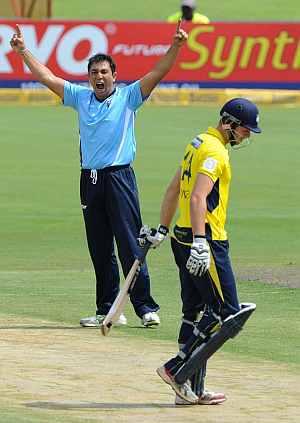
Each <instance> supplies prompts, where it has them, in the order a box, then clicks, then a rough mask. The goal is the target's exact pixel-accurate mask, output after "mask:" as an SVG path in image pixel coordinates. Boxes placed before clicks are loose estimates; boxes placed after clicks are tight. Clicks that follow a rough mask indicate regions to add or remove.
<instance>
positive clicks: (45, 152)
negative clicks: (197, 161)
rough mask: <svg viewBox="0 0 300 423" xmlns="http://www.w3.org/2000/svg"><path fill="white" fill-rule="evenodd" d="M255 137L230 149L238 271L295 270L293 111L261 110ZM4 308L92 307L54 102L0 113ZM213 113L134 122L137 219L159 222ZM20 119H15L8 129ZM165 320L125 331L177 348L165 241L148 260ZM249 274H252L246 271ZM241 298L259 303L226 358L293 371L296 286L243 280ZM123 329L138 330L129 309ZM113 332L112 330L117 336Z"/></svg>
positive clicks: (63, 117)
mask: <svg viewBox="0 0 300 423" xmlns="http://www.w3.org/2000/svg"><path fill="white" fill-rule="evenodd" d="M261 109H262V110H261V117H262V119H261V126H262V128H263V130H264V132H263V134H262V135H260V136H256V137H255V139H254V141H253V143H252V145H251V146H250V147H248V148H246V149H244V150H240V151H233V152H232V153H231V158H232V167H233V185H232V197H231V204H230V219H229V222H228V230H229V234H230V239H231V253H232V259H233V263H234V264H241V265H243V264H247V265H250V266H253V267H254V268H255V265H256V264H263V265H265V266H267V267H272V266H274V267H276V266H278V265H279V266H281V267H282V266H286V265H287V264H288V263H290V262H292V263H296V264H297V265H298V266H299V250H300V241H299V237H298V236H296V234H297V233H299V226H300V225H299V213H297V204H299V192H300V189H299V188H300V186H299V184H300V177H299V176H300V175H299V166H298V163H299V150H298V148H297V144H298V135H297V132H296V131H294V129H293V128H294V126H295V124H294V122H297V118H298V113H299V111H298V110H297V109H288V108H272V107H262V108H261ZM0 113H1V116H2V156H3V157H4V158H5V160H2V165H1V169H0V190H1V203H0V213H1V227H0V249H1V272H0V278H1V285H0V298H1V300H0V310H1V313H9V314H15V315H17V316H19V317H20V319H22V316H27V317H33V318H37V319H39V318H43V319H49V320H53V321H57V322H65V323H72V324H77V323H78V320H79V318H80V317H82V316H84V315H86V314H89V313H91V312H93V305H94V301H95V295H94V291H95V286H94V276H93V272H92V268H91V264H90V261H89V257H88V252H87V248H86V241H85V235H84V229H83V222H82V218H81V210H80V207H79V194H78V177H79V164H78V154H77V153H78V145H77V122H76V116H75V113H73V112H72V111H71V110H65V109H63V108H61V107H26V108H21V107H12V106H9V107H1V108H0ZM216 118H217V108H214V107H186V108H184V107H144V108H142V109H141V111H140V113H139V115H138V119H137V140H138V154H137V159H136V162H135V168H136V172H137V175H138V182H139V188H140V197H141V204H142V212H143V216H144V221H145V222H148V223H149V224H151V225H156V224H157V223H158V216H159V205H160V201H161V198H162V195H163V192H164V189H165V187H166V184H167V183H168V180H169V179H170V177H171V175H172V174H173V172H174V171H175V169H176V167H177V163H179V161H180V159H181V155H182V151H183V148H184V146H185V144H186V142H187V141H188V140H189V139H191V138H192V137H193V136H194V135H195V134H197V133H198V132H199V131H200V130H202V129H205V128H206V125H208V124H212V125H214V124H215V123H216ZM16 122H17V123H16ZM149 266H150V270H151V276H152V284H153V293H154V296H155V298H156V299H157V301H158V302H159V303H160V305H161V317H162V321H163V325H162V326H161V329H160V330H159V333H158V332H157V331H155V330H153V331H152V330H149V331H145V330H141V329H140V328H127V329H125V331H126V332H128V333H130V334H132V335H133V336H143V337H146V338H148V339H149V338H150V339H151V338H155V339H157V336H159V339H161V340H172V341H175V339H176V336H177V328H178V324H179V318H180V303H179V288H178V277H177V271H176V268H175V266H174V264H173V258H172V256H171V252H170V249H169V247H168V245H167V243H166V244H165V245H163V246H162V247H161V249H160V251H159V252H156V251H153V252H151V254H150V255H149ZM254 276H255V275H254ZM239 292H240V299H241V301H252V302H255V303H257V305H258V310H257V312H256V313H255V315H254V317H253V318H251V320H250V321H249V323H248V325H247V331H245V334H242V335H241V336H240V337H239V338H238V339H237V340H235V341H234V342H229V343H228V344H227V345H226V347H225V351H228V352H230V353H231V354H235V355H238V356H239V357H241V358H243V357H246V358H247V357H248V358H250V357H251V359H254V358H255V357H256V358H258V359H270V360H273V361H275V362H276V361H278V362H285V363H294V364H298V365H299V364H300V363H299V361H300V357H299V354H296V351H297V342H298V341H297V340H298V339H299V331H300V327H299V316H298V311H297V310H298V308H297V304H299V300H300V298H299V296H300V290H297V289H288V288H281V287H277V286H270V285H264V284H261V283H257V282H256V283H254V282H252V283H250V282H247V283H245V282H240V283H239ZM127 314H128V315H129V317H130V322H131V323H132V324H133V325H138V324H139V322H138V319H137V318H136V316H134V315H133V313H132V310H131V308H130V307H129V308H128V310H127ZM116 330H117V329H116Z"/></svg>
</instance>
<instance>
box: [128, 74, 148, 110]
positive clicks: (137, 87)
mask: <svg viewBox="0 0 300 423" xmlns="http://www.w3.org/2000/svg"><path fill="white" fill-rule="evenodd" d="M128 90H129V93H128V105H129V107H130V109H131V110H133V111H136V110H137V109H138V108H139V107H140V106H141V105H142V104H143V102H144V101H145V100H146V99H145V98H143V97H142V91H141V84H140V81H136V82H134V83H133V84H130V85H129V86H128Z"/></svg>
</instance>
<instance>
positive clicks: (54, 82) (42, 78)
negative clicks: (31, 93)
mask: <svg viewBox="0 0 300 423" xmlns="http://www.w3.org/2000/svg"><path fill="white" fill-rule="evenodd" d="M10 45H11V47H12V49H13V50H14V51H15V52H16V53H18V54H19V55H20V56H22V59H23V61H24V62H25V63H26V65H27V66H28V67H29V69H30V70H31V73H32V74H33V75H34V77H35V78H36V79H37V80H38V81H39V82H40V83H41V84H44V85H46V87H48V88H49V89H50V90H51V91H53V92H54V93H55V94H57V95H58V96H59V97H60V98H61V99H63V98H64V83H65V81H64V79H62V78H58V77H57V76H56V75H54V74H53V73H52V72H51V70H50V69H48V68H47V67H46V66H44V65H43V64H42V63H40V62H39V61H38V60H37V59H36V58H35V57H34V56H33V54H32V53H30V51H29V50H28V49H27V48H26V45H25V41H24V37H23V34H22V32H21V30H20V28H19V25H16V32H15V34H14V35H13V36H12V39H11V40H10Z"/></svg>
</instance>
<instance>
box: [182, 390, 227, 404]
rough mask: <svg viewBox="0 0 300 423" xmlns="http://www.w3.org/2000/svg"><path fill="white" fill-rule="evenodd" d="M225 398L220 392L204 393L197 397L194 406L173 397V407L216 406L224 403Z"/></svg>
mask: <svg viewBox="0 0 300 423" xmlns="http://www.w3.org/2000/svg"><path fill="white" fill-rule="evenodd" d="M226 400H227V398H226V396H225V395H224V394H223V393H221V392H210V391H204V392H203V394H202V395H200V396H199V397H198V401H197V402H196V403H194V404H191V403H190V402H188V401H186V400H184V399H182V398H180V396H179V395H176V397H175V405H218V404H222V402H224V401H226Z"/></svg>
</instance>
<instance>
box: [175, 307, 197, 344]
mask: <svg viewBox="0 0 300 423" xmlns="http://www.w3.org/2000/svg"><path fill="white" fill-rule="evenodd" d="M196 318H197V313H193V314H184V315H183V318H182V322H181V327H180V331H179V335H178V344H180V345H184V344H185V343H186V342H187V340H188V339H189V338H190V336H192V334H193V330H194V328H195V321H196Z"/></svg>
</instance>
